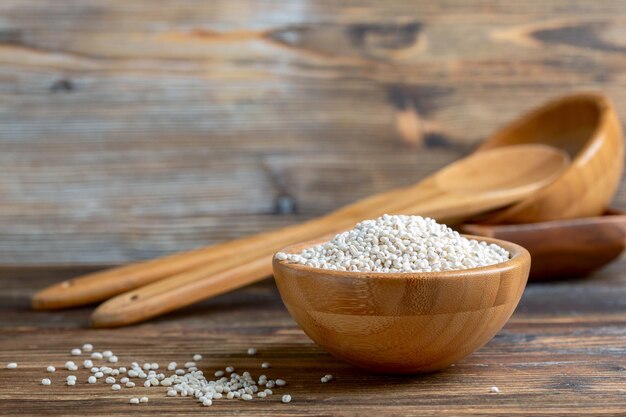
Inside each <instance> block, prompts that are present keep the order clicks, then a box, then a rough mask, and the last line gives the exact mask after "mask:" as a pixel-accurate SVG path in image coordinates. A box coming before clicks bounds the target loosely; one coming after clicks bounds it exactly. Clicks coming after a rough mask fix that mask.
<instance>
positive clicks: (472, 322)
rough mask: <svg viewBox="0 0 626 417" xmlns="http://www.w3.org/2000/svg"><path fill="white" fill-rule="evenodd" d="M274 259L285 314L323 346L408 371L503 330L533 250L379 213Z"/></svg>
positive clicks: (446, 360) (434, 366)
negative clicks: (375, 216) (348, 228)
mask: <svg viewBox="0 0 626 417" xmlns="http://www.w3.org/2000/svg"><path fill="white" fill-rule="evenodd" d="M364 223H365V224H364ZM359 228H360V231H359ZM355 231H356V232H355ZM363 231H367V232H364V233H363ZM379 232H380V233H379ZM350 233H352V234H350ZM342 235H343V237H341V236H342ZM358 237H361V238H362V239H361V242H360V243H358V244H355V242H354V241H353V238H355V239H356V241H357V242H358V241H359V239H358ZM383 237H386V238H385V239H383ZM320 245H321V246H320ZM376 247H377V248H376ZM294 255H296V256H294ZM388 260H391V262H387V261H388ZM396 261H397V262H396ZM273 268H274V276H275V279H276V283H277V286H278V289H279V291H280V295H281V297H282V299H283V302H284V303H285V306H286V307H287V309H288V310H289V313H290V314H291V315H292V317H293V318H294V319H295V321H296V322H297V323H298V324H299V325H300V327H301V328H302V329H303V330H304V331H305V332H306V334H307V335H308V336H309V337H311V339H313V340H314V341H315V342H316V343H317V344H319V345H320V346H321V347H322V348H324V349H326V350H327V351H328V352H330V353H331V354H333V355H334V356H336V357H338V358H340V359H343V360H345V361H346V362H349V363H352V364H354V365H356V366H359V367H362V368H366V369H369V370H372V371H376V372H383V373H395V374H415V373H425V372H431V371H436V370H439V369H443V368H445V367H447V366H449V365H450V364H452V363H454V362H457V361H459V360H460V359H462V358H464V357H465V356H467V355H469V354H471V353H472V352H473V351H475V350H476V349H478V348H480V347H481V346H483V345H484V344H485V343H487V342H488V341H489V340H491V338H492V337H493V336H494V335H495V334H496V333H497V332H498V331H500V329H501V328H502V327H503V326H504V324H505V323H506V322H507V320H508V319H509V317H510V316H511V314H513V311H514V310H515V308H516V307H517V304H518V302H519V300H520V298H521V296H522V293H523V291H524V288H525V286H526V280H527V279H528V272H529V269H530V255H529V254H528V252H527V251H526V250H525V249H524V248H522V247H521V246H518V245H515V244H513V243H510V242H505V241H501V240H497V239H485V238H475V237H472V236H463V235H459V234H458V233H456V232H454V231H452V230H450V229H448V228H447V227H446V226H443V225H438V224H436V223H435V222H434V221H433V220H431V219H422V218H421V217H418V216H383V217H381V218H379V219H377V220H369V221H366V222H362V223H360V224H359V225H357V227H356V228H355V229H353V230H352V231H348V232H344V233H342V234H340V235H337V236H335V237H333V238H332V239H331V240H328V238H326V239H320V240H317V241H311V242H305V243H300V244H297V245H293V246H290V247H287V248H285V249H284V250H282V251H281V252H279V253H277V254H276V256H275V257H274V260H273ZM380 271H385V272H380Z"/></svg>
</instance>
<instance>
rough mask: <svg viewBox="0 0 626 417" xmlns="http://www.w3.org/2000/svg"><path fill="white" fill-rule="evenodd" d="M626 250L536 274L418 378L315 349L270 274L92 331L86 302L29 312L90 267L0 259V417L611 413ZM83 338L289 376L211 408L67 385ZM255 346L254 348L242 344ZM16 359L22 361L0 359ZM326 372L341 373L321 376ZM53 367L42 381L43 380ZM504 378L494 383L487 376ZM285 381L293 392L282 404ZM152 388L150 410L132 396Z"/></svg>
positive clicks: (146, 353) (122, 352) (616, 390)
mask: <svg viewBox="0 0 626 417" xmlns="http://www.w3.org/2000/svg"><path fill="white" fill-rule="evenodd" d="M625 267H626V259H623V260H621V261H620V262H619V263H616V264H613V265H611V266H609V267H608V268H606V269H605V270H603V271H600V272H599V273H598V274H596V275H595V276H593V277H590V278H587V279H583V280H576V281H564V282H557V283H546V284H533V285H530V286H529V287H528V288H527V291H526V293H525V294H524V297H523V299H522V303H521V305H520V307H519V308H518V310H517V311H516V313H515V314H514V316H513V318H512V319H511V321H510V322H509V323H508V324H507V325H506V327H505V328H504V329H503V330H502V331H501V332H500V333H499V334H498V335H497V336H496V337H495V338H494V339H493V340H492V341H491V342H490V343H488V344H487V345H486V346H485V347H483V348H482V349H480V350H479V351H477V352H476V353H475V354H473V355H471V356H470V357H468V358H467V359H465V360H463V361H461V362H459V363H457V364H456V365H455V366H454V367H451V368H450V369H448V370H446V371H443V372H439V373H435V374H431V375H426V376H421V377H391V376H382V375H375V374H370V373H367V372H364V371H360V370H358V369H355V368H353V367H351V366H349V365H347V364H344V363H342V362H340V361H338V360H336V359H334V358H332V357H331V356H330V355H328V354H326V353H325V352H324V351H322V350H321V349H320V348H318V347H316V346H315V345H314V343H313V342H311V341H310V340H309V339H308V338H307V337H306V336H305V335H304V334H303V333H302V332H301V331H300V330H299V329H298V328H297V326H296V325H295V323H294V322H293V321H292V320H291V318H290V317H289V315H288V314H287V312H286V310H285V308H284V307H283V305H282V303H281V302H280V299H279V296H278V293H277V291H276V288H275V286H274V285H273V283H272V282H271V281H269V280H268V281H265V282H263V283H260V284H256V285H254V286H251V287H247V288H245V289H242V290H239V291H236V292H234V293H231V294H226V295H224V296H220V297H217V298H215V299H213V300H208V301H205V302H203V303H200V304H198V305H195V306H192V307H190V308H188V309H185V310H183V311H180V312H177V313H175V314H172V315H169V316H166V317H162V318H159V319H157V320H154V321H151V322H149V323H144V324H141V325H138V326H133V327H129V328H122V329H108V330H90V329H87V328H86V327H85V326H86V317H87V315H88V312H89V309H88V308H80V309H74V310H68V311H62V312H55V313H45V312H34V311H30V310H29V309H28V295H29V294H30V293H31V292H32V291H34V290H35V289H37V288H39V287H40V286H43V285H46V284H49V283H51V282H54V281H56V280H59V279H62V278H64V277H67V276H72V275H75V274H77V273H81V272H86V270H84V269H76V268H69V267H68V268H58V269H54V270H46V269H43V268H32V269H24V268H18V269H7V268H5V269H3V270H2V271H1V273H0V288H3V289H4V290H3V291H2V293H0V363H1V364H2V368H0V415H2V416H5V415H6V416H9V415H11V416H12V415H16V410H19V414H20V415H29V416H30V415H32V416H35V415H43V414H46V415H55V416H61V415H68V416H71V415H89V416H116V415H120V416H121V415H148V414H150V415H163V416H168V415H207V414H210V415H255V416H275V415H302V416H306V415H309V416H314V415H315V416H318V415H363V414H366V413H371V412H372V411H373V410H375V411H376V415H381V416H388V415H389V416H391V415H425V416H429V415H433V416H435V415H437V416H441V415H468V416H471V415H519V416H525V415H589V416H592V415H593V416H595V415H619V414H622V413H623V410H624V409H625V407H626V400H625V399H624V390H626V378H625V375H626V373H625V372H626V366H625V365H624V363H623V362H624V361H623V358H624V355H625V354H626V331H625V330H624V329H625V328H626V327H625V326H626V316H624V311H625V309H626V301H625V300H626V286H625V285H624V284H625V283H626V275H624V271H625V270H626V269H625ZM85 342H91V343H94V344H95V345H96V347H97V348H99V349H105V348H111V349H112V350H113V351H114V352H115V353H116V354H118V356H119V357H120V359H121V360H122V361H131V360H138V361H158V362H160V363H161V364H163V363H166V362H169V361H170V360H176V361H178V362H179V363H180V362H185V361H186V360H188V358H189V356H190V355H192V354H194V353H201V354H203V355H204V358H205V359H204V360H203V361H202V369H203V370H205V371H206V372H207V373H209V372H213V371H214V370H215V369H217V367H220V366H226V365H228V364H233V365H235V366H237V367H238V368H239V369H240V370H243V369H249V370H251V371H253V372H254V373H255V374H257V375H258V373H259V371H260V369H259V368H258V366H259V364H260V363H261V362H262V361H265V360H267V361H269V362H270V363H271V364H272V368H270V369H269V370H268V371H267V372H266V371H265V370H264V371H263V372H264V373H267V374H268V375H275V376H280V377H285V378H286V379H287V380H288V382H289V384H288V386H287V387H285V388H283V389H276V390H275V393H276V395H275V396H273V397H272V398H271V399H269V400H254V401H252V402H240V401H237V402H235V401H227V400H219V401H216V402H215V405H214V406H213V407H211V408H210V409H206V408H203V407H201V406H200V405H199V404H197V403H196V402H195V401H193V400H191V399H189V398H180V397H178V398H168V397H166V396H165V393H164V391H162V388H152V389H145V388H134V389H125V390H123V391H121V392H114V391H111V390H110V389H109V388H107V387H106V386H105V385H96V386H92V385H87V384H86V383H84V381H83V380H84V379H85V378H86V375H87V372H86V371H85V370H82V369H81V370H79V371H78V372H75V373H76V374H78V376H79V384H78V385H76V386H74V387H67V386H64V385H63V384H62V381H63V380H64V378H65V376H66V375H67V374H69V372H68V371H57V372H56V373H55V374H47V373H46V372H45V366H47V365H48V364H54V365H57V367H59V368H60V367H61V366H62V364H63V363H64V362H65V361H66V360H68V359H72V358H70V357H69V350H70V349H71V348H72V347H75V346H79V345H82V343H85ZM250 346H255V347H257V348H258V349H259V355H258V356H256V357H250V356H248V355H247V354H246V349H247V348H248V347H250ZM8 361H17V362H18V363H19V364H20V367H19V372H16V371H9V370H6V369H4V366H5V365H6V362H8ZM326 373H332V374H333V375H335V377H336V380H335V381H333V382H331V383H329V384H321V383H320V382H319V378H320V377H321V376H322V375H324V374H326ZM44 377H51V378H52V379H53V380H54V383H53V385H52V386H50V387H43V386H41V385H38V383H39V381H40V380H41V378H44ZM493 385H495V386H498V387H499V388H500V390H501V392H500V393H499V394H490V393H489V392H488V389H489V387H491V386H493ZM284 392H289V393H291V395H292V396H293V402H292V403H291V404H289V405H285V404H281V403H280V402H279V400H278V394H279V393H284ZM139 393H148V394H149V395H150V403H149V404H148V405H147V406H145V407H143V406H142V407H134V406H131V405H129V404H127V403H126V402H127V400H128V398H129V397H130V396H131V395H138V394H139Z"/></svg>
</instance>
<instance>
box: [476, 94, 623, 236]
mask: <svg viewBox="0 0 626 417" xmlns="http://www.w3.org/2000/svg"><path fill="white" fill-rule="evenodd" d="M525 143H543V144H546V145H551V146H554V147H557V148H560V149H563V150H565V151H567V152H568V153H569V155H570V157H571V159H572V164H571V165H570V167H569V168H568V169H567V170H566V171H565V172H564V173H563V175H562V176H561V177H560V178H559V179H557V180H556V181H555V182H553V183H552V184H550V185H549V186H547V187H545V188H543V189H542V190H541V191H539V192H537V193H536V194H535V195H533V196H532V197H530V198H527V199H525V200H523V201H521V202H519V203H517V204H514V205H512V206H511V207H509V208H507V209H504V210H501V211H499V212H497V213H493V214H492V215H490V216H489V217H488V218H487V220H486V222H488V223H491V224H498V223H507V224H511V223H534V222H541V221H550V220H561V219H573V218H578V217H592V216H599V215H601V214H602V213H603V212H604V210H605V209H606V208H607V207H608V206H609V204H610V202H611V200H612V199H613V196H614V194H615V191H616V190H617V187H618V185H619V182H620V180H621V178H622V171H623V168H624V140H623V134H622V129H621V125H620V122H619V120H618V117H617V114H616V112H615V109H614V107H613V104H612V103H611V101H610V100H609V99H608V98H607V97H605V96H602V95H599V94H591V93H588V94H574V95H569V96H565V97H563V98H560V99H558V100H555V101H552V102H550V103H548V104H546V105H544V106H542V107H540V108H538V109H537V110H535V111H532V112H530V113H529V114H527V115H525V116H524V117H522V118H521V119H518V120H516V121H515V122H513V123H512V124H510V125H508V126H507V127H505V128H504V129H502V130H500V131H498V132H496V133H495V134H494V135H493V136H492V137H490V138H489V139H488V140H487V141H486V142H485V143H484V144H482V145H481V146H480V148H479V151H481V150H485V149H492V148H495V147H500V146H507V145H519V144H525Z"/></svg>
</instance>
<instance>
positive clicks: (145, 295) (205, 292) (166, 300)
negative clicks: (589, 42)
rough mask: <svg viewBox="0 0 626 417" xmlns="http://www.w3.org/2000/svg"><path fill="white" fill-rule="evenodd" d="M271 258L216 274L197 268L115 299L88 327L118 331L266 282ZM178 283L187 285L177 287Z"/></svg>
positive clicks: (95, 315) (100, 311)
mask: <svg viewBox="0 0 626 417" xmlns="http://www.w3.org/2000/svg"><path fill="white" fill-rule="evenodd" d="M272 256H273V255H269V256H267V255H266V256H262V257H260V258H258V259H256V260H253V261H249V262H245V263H243V264H241V265H239V266H235V267H233V268H229V269H226V270H224V271H221V272H217V273H215V272H214V271H213V269H212V268H210V267H208V268H207V267H200V268H197V269H194V270H191V271H186V272H182V273H180V274H178V275H176V276H175V277H173V278H174V279H171V278H169V279H164V280H161V281H157V282H154V283H152V284H149V285H146V286H144V287H141V288H137V289H135V290H133V291H129V292H127V293H125V294H121V295H118V296H116V297H113V298H111V299H110V300H108V301H105V302H104V303H102V304H101V305H100V306H99V307H98V308H97V309H96V310H95V311H94V312H93V314H92V315H91V319H90V322H91V325H92V326H93V327H119V326H126V325H129V324H132V323H138V322H141V321H144V320H147V319H150V318H152V317H156V316H160V315H161V314H165V313H168V312H170V311H174V310H178V309H179V308H182V307H186V306H188V305H190V304H193V303H195V302H198V301H201V300H204V299H207V298H210V297H213V296H216V295H219V294H223V293H225V292H228V291H231V290H234V289H236V288H239V287H243V286H245V285H248V284H251V283H253V282H256V281H259V280H261V279H263V278H267V277H268V276H270V275H271V274H272ZM178 280H183V281H187V283H186V284H185V285H178V283H177V281H178Z"/></svg>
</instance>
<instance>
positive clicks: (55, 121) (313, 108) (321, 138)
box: [0, 0, 626, 265]
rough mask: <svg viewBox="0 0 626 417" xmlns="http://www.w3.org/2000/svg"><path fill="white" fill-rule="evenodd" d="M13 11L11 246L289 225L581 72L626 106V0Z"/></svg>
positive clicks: (432, 160)
mask: <svg viewBox="0 0 626 417" xmlns="http://www.w3.org/2000/svg"><path fill="white" fill-rule="evenodd" d="M0 16H2V19H0V126H2V129H0V264H4V265H22V264H28V265H44V264H76V263H80V264H94V265H95V264H98V265H104V264H106V265H113V264H120V263H125V262H127V261H131V260H138V259H147V258H153V257H156V256H161V255H164V254H168V253H171V252H173V251H177V250H185V249H190V248H194V247H199V246H203V245H207V244H211V243H216V242H219V241H223V240H225V239H231V238H236V237H240V236H242V235H246V234H250V233H255V232H260V231H263V230H269V229H273V228H276V227H280V226H286V225H290V224H293V223H295V222H299V221H302V220H305V219H308V218H311V217H314V216H317V215H320V214H323V213H327V212H329V211H330V210H332V209H334V208H337V207H339V206H341V205H344V204H346V203H349V202H352V201H355V200H357V199H358V198H361V197H364V196H367V195H370V194H372V193H374V192H379V191H383V190H386V189H390V188H393V187H396V186H402V185H406V184H411V183H414V182H415V181H417V180H419V179H420V178H423V177H424V176H425V175H426V174H427V173H429V172H432V171H434V170H435V169H437V168H439V167H441V166H443V165H444V164H446V163H448V162H450V161H452V160H454V159H456V158H458V157H459V156H461V155H462V154H464V153H466V152H467V151H468V150H469V149H470V148H471V147H473V146H474V145H476V144H478V143H479V142H480V141H481V140H482V139H483V138H485V137H487V136H488V135H489V134H490V133H491V132H493V131H494V130H495V129H496V128H498V127H500V126H502V125H504V124H505V123H507V122H508V121H509V120H512V119H513V118H514V117H516V116H518V115H519V114H521V113H522V112H524V111H525V110H527V109H529V108H531V107H534V106H535V105H537V104H538V103H540V102H542V101H544V100H546V99H548V98H551V97H554V96H557V95H560V94H564V93H569V92H571V91H573V90H597V91H600V92H603V93H606V94H608V95H609V96H610V97H611V98H612V99H613V100H614V101H615V103H616V107H617V110H618V112H619V116H620V117H621V119H622V120H623V119H624V117H625V116H626V77H624V75H623V74H625V73H626V55H625V52H626V46H625V45H626V42H625V41H624V36H623V31H622V27H623V21H624V19H625V18H626V8H624V7H623V3H622V2H621V1H610V0H607V1H602V2H589V1H586V0H574V1H564V0H551V1H538V0H531V1H524V2H515V4H511V3H510V2H505V1H496V0H480V1H473V2H465V1H462V0H457V1H452V0H446V1H437V2H432V1H401V0H392V1H387V2H384V4H383V3H381V2H373V1H367V0H364V1H351V2H334V1H328V0H323V1H316V2H309V1H305V0H293V1H269V0H268V1H263V2H257V1H253V0H235V1H233V0H216V1H211V2H207V1H202V0H182V1H173V0H170V1H162V2H160V3H159V7H154V5H153V3H152V2H150V1H148V0H137V1H133V2H126V1H122V0H108V1H98V0H85V1H76V0H62V1H57V0H5V1H2V2H1V3H0ZM625 190H626V188H624V186H622V188H621V189H620V191H619V193H618V196H617V200H616V206H617V207H618V208H626V192H625Z"/></svg>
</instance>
